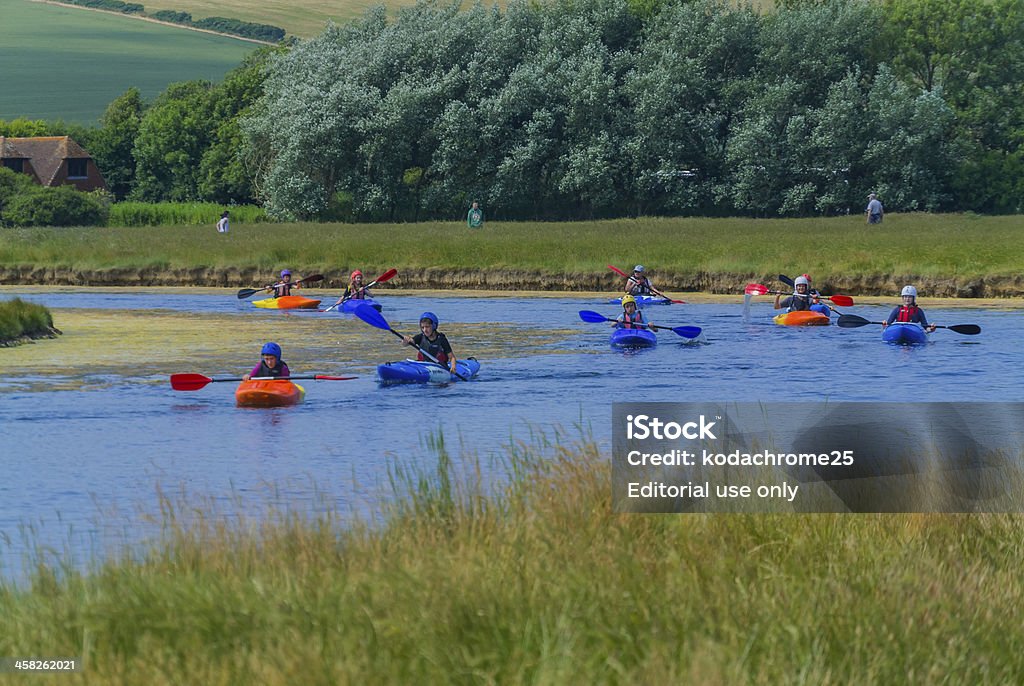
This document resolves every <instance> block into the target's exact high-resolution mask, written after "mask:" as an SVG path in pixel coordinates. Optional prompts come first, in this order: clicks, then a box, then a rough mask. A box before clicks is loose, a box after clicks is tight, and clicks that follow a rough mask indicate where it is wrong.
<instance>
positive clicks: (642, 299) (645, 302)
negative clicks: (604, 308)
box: [608, 295, 672, 308]
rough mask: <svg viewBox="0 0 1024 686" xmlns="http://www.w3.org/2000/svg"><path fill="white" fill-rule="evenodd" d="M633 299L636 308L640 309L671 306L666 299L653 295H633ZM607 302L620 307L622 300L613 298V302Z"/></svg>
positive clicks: (670, 302) (669, 301)
mask: <svg viewBox="0 0 1024 686" xmlns="http://www.w3.org/2000/svg"><path fill="white" fill-rule="evenodd" d="M633 297H634V298H636V306H637V307H638V308H640V307H650V306H651V305H671V304H672V301H671V300H667V299H666V298H660V297H658V296H655V295H634V296H633ZM608 302H609V303H610V304H612V305H621V304H622V298H615V299H613V300H609V301H608Z"/></svg>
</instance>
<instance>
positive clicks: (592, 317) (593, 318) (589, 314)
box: [580, 310, 608, 324]
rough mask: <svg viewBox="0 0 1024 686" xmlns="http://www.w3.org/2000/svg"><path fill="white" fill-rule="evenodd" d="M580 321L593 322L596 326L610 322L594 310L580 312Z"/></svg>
mask: <svg viewBox="0 0 1024 686" xmlns="http://www.w3.org/2000/svg"><path fill="white" fill-rule="evenodd" d="M580 319H582V320H583V321H585V322H591V323H595V324H596V323H597V322H604V321H608V317H606V316H604V315H603V314H601V313H599V312H594V311H593V310H580Z"/></svg>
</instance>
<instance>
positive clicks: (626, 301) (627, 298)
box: [622, 295, 636, 307]
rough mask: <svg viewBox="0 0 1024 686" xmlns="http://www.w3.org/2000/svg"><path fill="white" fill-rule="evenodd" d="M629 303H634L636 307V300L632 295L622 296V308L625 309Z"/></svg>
mask: <svg viewBox="0 0 1024 686" xmlns="http://www.w3.org/2000/svg"><path fill="white" fill-rule="evenodd" d="M629 303H633V304H634V305H636V298H634V297H633V296H632V295H624V296H622V306H623V307H625V306H626V305H628V304H629Z"/></svg>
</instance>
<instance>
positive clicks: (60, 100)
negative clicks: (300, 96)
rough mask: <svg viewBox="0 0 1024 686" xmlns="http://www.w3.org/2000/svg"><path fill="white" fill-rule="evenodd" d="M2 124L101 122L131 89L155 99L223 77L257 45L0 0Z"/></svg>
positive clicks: (20, 0) (24, 0)
mask: <svg viewBox="0 0 1024 686" xmlns="http://www.w3.org/2000/svg"><path fill="white" fill-rule="evenodd" d="M0 17H3V20H2V21H0V65H3V73H4V86H3V96H2V97H0V119H7V120H10V119H15V118H17V117H26V118H29V119H48V120H53V119H64V120H65V121H68V122H77V123H82V124H93V123H96V122H97V120H98V119H99V117H100V115H101V114H102V113H103V110H104V109H106V107H107V105H108V104H109V103H110V101H111V100H113V99H114V98H116V97H117V96H118V95H120V94H121V93H123V92H124V91H125V90H126V89H128V88H129V87H130V86H136V87H138V88H139V90H140V91H142V95H143V97H145V98H146V99H151V98H153V97H154V96H156V95H157V94H158V93H160V92H161V91H163V90H164V88H166V87H167V84H169V83H173V82H175V81H187V80H191V79H211V80H218V79H220V78H221V77H222V76H223V75H224V74H225V73H226V72H227V71H229V70H230V69H232V68H234V67H235V66H237V65H238V64H239V63H240V62H241V61H242V58H243V57H244V56H245V55H246V54H248V53H249V52H251V51H252V50H253V49H255V48H256V47H258V46H257V45H256V44H255V43H250V42H246V41H241V40H236V39H234V38H227V37H224V36H217V35H213V34H207V33H200V32H197V31H187V30H184V29H180V28H174V27H170V26H163V25H160V24H155V23H152V22H147V21H140V20H138V19H132V18H129V17H121V16H118V15H114V14H110V13H106V12H92V11H89V10H84V9H73V8H69V7H60V6H57V5H48V4H44V3H39V2H29V1H28V0H0Z"/></svg>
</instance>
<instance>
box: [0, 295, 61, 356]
mask: <svg viewBox="0 0 1024 686" xmlns="http://www.w3.org/2000/svg"><path fill="white" fill-rule="evenodd" d="M55 333H56V331H55V329H54V328H53V317H52V316H50V311H49V310H47V309H46V308H45V307H43V306H42V305H35V304H33V303H27V302H25V301H24V300H22V299H21V298H14V299H13V300H6V301H0V345H10V344H12V343H14V342H16V341H18V340H20V339H32V338H52V337H53V336H54V335H55Z"/></svg>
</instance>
